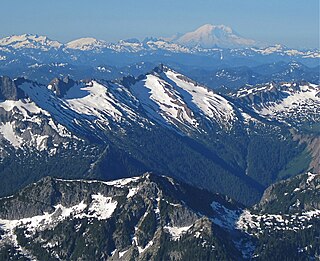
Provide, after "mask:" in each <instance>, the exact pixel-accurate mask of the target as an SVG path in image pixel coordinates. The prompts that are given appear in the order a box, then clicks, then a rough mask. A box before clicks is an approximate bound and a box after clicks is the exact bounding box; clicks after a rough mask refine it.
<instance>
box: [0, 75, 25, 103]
mask: <svg viewBox="0 0 320 261" xmlns="http://www.w3.org/2000/svg"><path fill="white" fill-rule="evenodd" d="M24 96H25V95H24V93H23V91H22V90H20V89H18V88H17V87H16V85H15V83H14V82H13V81H12V80H11V79H10V78H9V77H7V76H1V77H0V100H3V101H5V100H14V101H16V100H18V99H20V98H24Z"/></svg>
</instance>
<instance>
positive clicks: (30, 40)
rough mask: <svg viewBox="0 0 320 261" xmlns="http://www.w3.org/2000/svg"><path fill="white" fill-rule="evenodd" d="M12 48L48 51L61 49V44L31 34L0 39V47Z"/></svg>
mask: <svg viewBox="0 0 320 261" xmlns="http://www.w3.org/2000/svg"><path fill="white" fill-rule="evenodd" d="M9 46H10V47H12V48H14V49H21V48H28V49H41V50H44V51H46V50H49V49H51V48H56V49H58V48H61V47H62V46H63V44H61V43H59V42H58V41H54V40H50V39H49V38H48V37H46V36H38V35H32V34H22V35H12V36H8V37H5V38H2V39H0V47H9Z"/></svg>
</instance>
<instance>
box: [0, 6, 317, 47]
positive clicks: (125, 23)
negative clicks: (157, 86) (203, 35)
mask: <svg viewBox="0 0 320 261" xmlns="http://www.w3.org/2000/svg"><path fill="white" fill-rule="evenodd" d="M1 9H2V12H1V16H0V25H1V27H0V37H4V36H8V35H12V34H22V33H34V34H43V35H47V36H49V37H50V38H52V39H56V40H59V41H61V42H67V41H70V40H73V39H76V38H79V37H86V36H90V37H95V38H98V39H104V40H107V41H117V40H119V39H127V38H133V37H137V38H139V39H142V38H144V37H146V36H156V37H157V36H171V35H173V34H175V33H177V32H181V33H184V32H188V31H192V30H194V29H196V28H197V27H199V26H201V25H203V24H207V23H211V24H225V25H228V26H231V27H232V28H233V29H234V30H235V31H237V32H238V33H239V34H241V35H242V36H244V37H248V38H252V39H255V40H258V41H261V42H266V43H281V44H285V45H287V46H290V47H300V48H304V47H307V48H319V0H193V1H192V0H184V1H182V0H161V1H151V0H135V1H133V0H54V1H49V0H28V1H26V0H1Z"/></svg>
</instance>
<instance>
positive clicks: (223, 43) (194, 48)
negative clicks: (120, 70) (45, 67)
mask: <svg viewBox="0 0 320 261" xmlns="http://www.w3.org/2000/svg"><path fill="white" fill-rule="evenodd" d="M251 46H256V47H255V48H253V47H251ZM257 46H259V44H258V43H257V42H255V41H254V40H251V39H247V38H244V37H241V36H240V35H239V34H237V33H235V32H234V31H233V30H232V28H230V27H228V26H225V25H211V24H206V25H203V26H201V27H199V28H198V29H196V30H195V31H194V32H189V33H186V34H184V35H182V36H181V35H180V36H174V37H170V38H165V37H162V38H161V37H160V38H146V39H144V40H143V41H139V40H134V41H132V40H120V41H118V42H115V43H111V42H107V41H105V40H99V39H96V38H93V37H84V38H79V39H75V40H73V41H70V42H68V43H65V44H64V43H61V42H59V41H55V40H50V39H49V38H48V37H47V36H38V35H32V34H22V35H12V36H8V37H5V38H2V39H0V50H2V51H4V52H9V53H10V52H11V49H16V50H23V49H37V50H42V51H45V52H47V51H50V50H60V51H61V52H62V53H64V54H65V55H69V54H70V50H75V51H81V52H91V51H94V52H98V53H99V52H104V51H106V52H116V53H138V52H149V51H150V52H153V51H166V52H169V53H189V54H197V53H198V54H216V53H222V52H223V51H224V49H230V48H231V49H230V53H231V54H232V53H233V54H238V55H241V56H252V55H254V54H257V55H262V56H266V55H280V56H289V57H300V58H311V59H318V58H320V51H319V50H296V49H291V48H287V47H285V46H282V45H274V46H268V47H262V48H259V47H257ZM226 51H227V52H229V51H228V50H226ZM71 53H73V52H71ZM221 57H223V55H222V56H221ZM70 58H71V60H72V59H76V57H74V56H73V55H71V57H70ZM6 59H7V57H6V56H5V55H4V56H0V61H1V60H2V61H5V60H6Z"/></svg>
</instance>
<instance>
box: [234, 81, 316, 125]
mask: <svg viewBox="0 0 320 261" xmlns="http://www.w3.org/2000/svg"><path fill="white" fill-rule="evenodd" d="M234 97H236V98H238V99H241V100H242V101H243V102H244V103H245V104H246V106H249V107H251V108H252V109H253V110H254V111H255V112H256V113H258V114H260V115H261V116H263V117H265V118H268V119H275V120H278V121H281V122H287V123H288V124H294V122H295V123H296V124H300V123H303V122H319V113H320V86H319V85H315V84H310V83H300V84H298V83H282V84H279V85H275V84H272V83H271V84H266V85H261V86H258V87H253V88H244V89H241V90H239V91H238V92H237V93H236V94H234Z"/></svg>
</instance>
